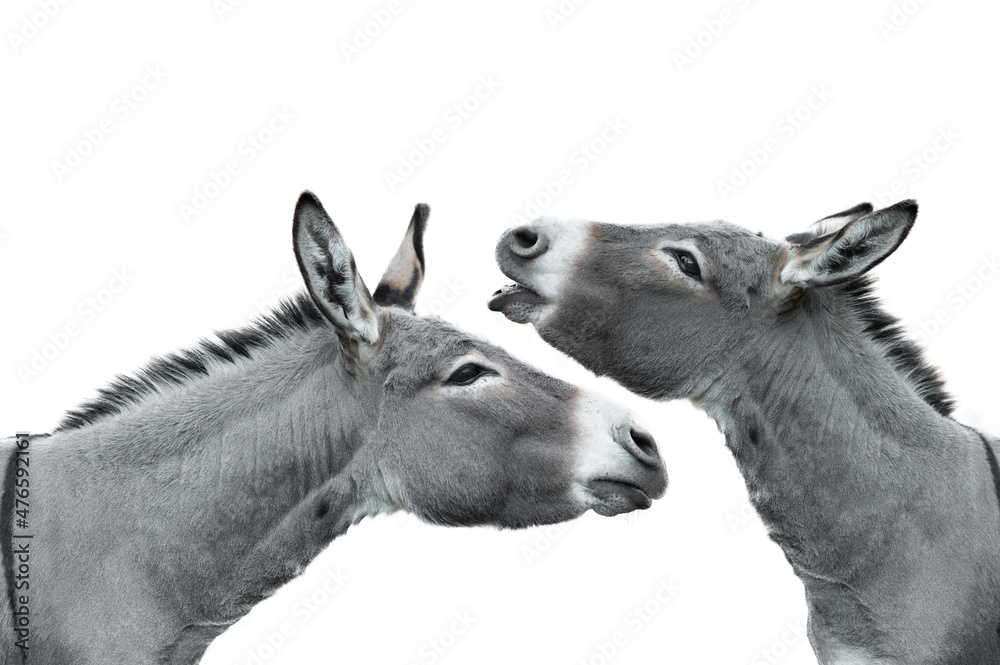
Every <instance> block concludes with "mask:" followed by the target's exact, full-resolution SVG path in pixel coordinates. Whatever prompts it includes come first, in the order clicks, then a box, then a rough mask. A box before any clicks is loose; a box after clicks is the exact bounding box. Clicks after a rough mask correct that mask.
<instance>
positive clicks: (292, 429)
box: [0, 192, 666, 665]
mask: <svg viewBox="0 0 1000 665" xmlns="http://www.w3.org/2000/svg"><path fill="white" fill-rule="evenodd" d="M427 215H428V208H427V207H426V206H423V205H421V206H418V207H417V208H416V211H415V213H414V216H413V220H412V221H411V223H410V226H409V229H408V231H407V232H406V236H405V238H404V240H403V243H402V245H401V246H400V248H399V250H398V252H397V253H396V255H395V257H394V258H393V260H392V262H391V264H390V266H389V268H388V270H387V271H386V273H385V276H384V277H383V278H382V281H381V283H380V284H379V285H378V288H377V289H376V290H375V292H374V296H372V295H370V294H369V291H368V289H367V288H366V287H365V285H364V282H363V281H362V279H361V277H360V276H359V275H358V272H357V270H356V268H355V265H354V260H353V257H352V255H351V252H350V251H349V250H348V248H347V245H346V244H345V243H344V240H343V238H342V237H341V235H340V233H339V232H338V231H337V229H336V227H335V226H334V225H333V223H332V221H331V220H330V218H329V217H328V216H327V214H326V213H325V212H324V210H323V208H322V206H321V205H320V202H319V201H318V200H317V199H316V198H315V197H314V196H313V195H312V194H310V193H308V192H307V193H304V194H303V195H302V197H301V198H300V199H299V201H298V205H297V206H296V209H295V215H294V226H293V240H294V246H295V254H296V257H297V258H298V263H299V267H300V268H301V272H302V275H303V277H304V279H305V285H306V287H307V289H308V294H303V295H301V296H299V297H297V298H294V299H292V300H290V301H288V302H286V303H284V304H283V305H282V306H281V307H280V308H278V310H277V311H275V312H273V313H272V314H271V315H270V316H267V317H266V318H264V319H263V320H261V321H258V322H257V323H255V324H253V325H251V326H250V327H247V328H245V329H243V330H238V331H229V332H222V333H218V340H217V341H205V342H203V343H202V345H201V347H199V348H197V349H194V350H189V351H183V352H179V353H175V354H172V355H169V356H167V357H165V358H161V359H159V360H155V361H154V362H153V363H152V364H150V365H149V366H148V367H146V368H145V369H144V370H141V371H140V372H138V373H137V374H135V375H133V376H128V377H120V378H119V379H118V380H117V381H116V382H115V383H113V384H112V385H111V386H110V387H108V388H106V389H104V390H103V391H102V392H101V393H100V396H99V397H98V398H97V399H96V400H94V401H92V402H90V403H88V404H85V405H84V406H82V407H81V408H79V409H77V410H75V411H72V412H70V413H69V414H68V415H67V416H66V417H65V419H64V420H63V422H62V424H61V425H60V427H59V428H58V429H57V430H56V431H55V432H54V433H53V434H52V435H51V436H33V437H21V436H18V437H16V440H15V439H6V440H4V441H2V442H0V449H2V458H0V459H2V460H3V462H2V464H3V465H4V467H5V471H4V474H3V492H2V493H3V498H2V500H0V507H2V510H3V513H2V514H3V519H2V521H0V546H2V547H0V549H2V553H3V563H4V570H5V574H4V576H3V581H2V582H0V587H2V588H3V593H2V596H0V601H2V602H0V662H3V663H10V664H13V663H17V662H27V663H31V664H32V665H43V664H44V665H56V664H67V665H68V664H72V665H98V664H100V665H107V664H108V663H129V664H130V665H143V664H152V663H161V664H162V663H172V664H178V663H195V662H197V661H198V660H200V658H201V656H202V654H203V652H204V650H205V649H206V647H207V645H208V644H209V642H210V641H211V640H212V639H213V638H214V637H216V636H217V635H219V634H220V633H221V632H222V631H224V630H225V629H226V628H227V627H228V626H229V625H231V624H232V623H234V622H235V621H236V620H238V619H239V618H240V617H241V616H243V615H244V614H246V613H247V612H248V611H249V610H250V609H251V607H253V605H254V604H255V603H257V602H258V601H260V600H261V599H263V598H265V597H266V596H268V595H270V594H271V593H272V592H274V591H275V590H276V589H277V588H278V587H279V586H281V585H282V584H284V583H285V582H286V581H288V580H289V579H291V578H292V577H294V576H296V575H298V574H299V573H300V572H301V571H302V570H303V568H304V566H306V565H307V564H308V563H309V561H310V560H311V559H312V558H313V557H315V556H316V554H318V553H319V552H320V551H321V550H322V549H324V548H325V547H326V546H327V545H328V544H329V543H330V541H331V540H332V539H334V538H336V537H337V536H339V535H341V534H343V533H344V532H345V531H346V530H347V529H348V527H349V526H350V525H352V524H354V523H357V522H358V521H359V520H361V519H362V518H363V517H365V516H368V515H375V514H378V513H388V512H392V511H396V510H407V511H410V512H412V513H415V514H416V515H418V516H419V517H420V518H422V519H424V520H426V521H428V522H432V523H437V524H445V525H456V526H461V525H494V526H497V527H501V528H518V527H527V526H529V525H535V524H548V523H553V522H558V521H561V520H567V519H570V518H574V517H577V516H579V515H581V514H582V513H584V512H585V511H587V510H588V509H593V510H595V511H596V512H598V513H601V514H603V515H614V514H616V513H621V512H626V511H631V510H634V509H641V508H646V507H647V506H649V505H650V502H651V500H652V499H655V498H658V497H660V496H661V495H662V494H663V492H664V490H665V487H666V476H665V472H664V468H663V464H662V462H661V460H660V457H659V455H658V453H657V449H656V445H655V443H654V441H653V440H652V438H651V437H650V436H649V434H647V433H646V432H644V431H643V430H641V429H640V428H638V427H637V426H636V425H635V424H634V423H633V422H632V419H631V418H630V417H629V416H628V415H627V414H626V413H625V412H624V411H623V410H622V409H621V408H619V407H616V406H614V405H612V404H610V403H608V402H606V401H604V400H602V399H601V398H599V397H597V396H595V395H590V394H586V393H584V392H582V391H581V390H579V389H577V388H575V387H574V386H571V385H567V384H566V383H563V382H562V381H559V380H557V379H555V378H552V377H550V376H546V375H544V374H542V373H540V372H538V371H536V370H534V369H532V368H530V367H528V366H526V365H525V364H523V363H521V362H519V361H517V360H516V359H514V358H512V357H511V356H509V355H507V354H506V353H504V352H503V351H502V350H501V349H499V348H496V347H494V346H491V345H490V344H487V343H486V342H484V341H482V340H479V339H476V338H474V337H472V336H470V335H468V334H465V333H463V332H461V331H459V330H456V329H455V328H454V327H452V326H450V325H448V324H447V323H445V322H443V321H441V320H438V319H433V318H424V317H419V316H415V315H414V314H413V312H412V308H413V301H414V298H415V296H416V294H417V290H418V288H419V286H420V282H421V278H422V276H423V272H424V257H423V245H422V242H423V241H422V237H423V232H424V226H425V222H426V219H427ZM25 449H26V450H27V451H28V453H29V454H28V455H19V454H18V453H19V452H24V450H25ZM25 458H26V459H27V460H28V462H27V463H25V462H24V461H23V460H24V459H25ZM25 482H28V483H30V486H29V487H28V488H27V489H28V490H29V492H30V500H29V502H28V503H29V504H30V514H29V515H28V518H29V519H28V520H27V522H28V524H27V528H24V527H23V526H22V525H21V524H20V523H18V524H17V525H16V526H15V524H13V523H12V516H13V515H14V514H15V512H14V511H15V509H21V508H22V506H21V505H20V504H18V499H19V498H21V497H22V489H23V485H24V484H25ZM26 535H30V536H32V538H31V539H30V546H29V547H30V557H29V558H30V589H29V588H27V587H24V586H23V585H22V581H23V580H22V577H23V576H22V575H21V574H20V570H21V568H20V567H21V565H22V559H23V557H22V555H21V554H20V551H21V550H22V549H23V548H24V547H26V545H25V543H27V542H29V541H28V540H27V539H26V538H25V536H26ZM15 567H16V568H15ZM26 613H27V616H25V614H26ZM12 624H13V625H12ZM20 646H27V647H28V650H26V651H25V650H22V649H20V648H19V647H20Z"/></svg>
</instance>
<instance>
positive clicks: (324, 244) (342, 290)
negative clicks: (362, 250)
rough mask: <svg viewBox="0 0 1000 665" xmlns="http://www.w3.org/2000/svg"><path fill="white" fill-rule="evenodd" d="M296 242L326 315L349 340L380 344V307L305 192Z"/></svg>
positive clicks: (298, 211) (313, 292)
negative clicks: (378, 307)
mask: <svg viewBox="0 0 1000 665" xmlns="http://www.w3.org/2000/svg"><path fill="white" fill-rule="evenodd" d="M292 242H293V243H294V245H295V259H296V261H298V264H299V270H300V271H302V277H303V279H305V282H306V287H307V288H308V289H309V294H310V295H311V296H312V299H313V300H314V301H315V302H316V305H317V306H318V307H319V309H320V311H322V312H323V314H324V315H326V318H328V319H329V320H330V321H331V322H332V323H333V325H335V326H336V327H337V329H338V330H339V331H340V333H341V334H342V335H343V336H344V337H346V338H348V339H354V340H362V341H365V342H368V343H369V344H374V343H375V342H377V341H378V334H379V330H378V310H377V307H376V305H375V303H374V302H373V301H372V297H371V295H370V294H369V293H368V288H367V287H366V286H365V283H364V281H362V279H361V276H360V275H359V274H358V270H357V268H356V267H355V265H354V256H352V255H351V250H350V249H348V248H347V244H346V243H345V242H344V238H343V236H341V235H340V231H338V230H337V227H336V226H334V224H333V220H331V219H330V216H329V215H327V214H326V211H325V210H323V204H321V203H320V202H319V199H317V198H316V196H315V195H314V194H313V193H312V192H309V191H305V192H302V195H301V196H300V197H299V202H298V203H297V204H296V205H295V220H294V222H293V224H292Z"/></svg>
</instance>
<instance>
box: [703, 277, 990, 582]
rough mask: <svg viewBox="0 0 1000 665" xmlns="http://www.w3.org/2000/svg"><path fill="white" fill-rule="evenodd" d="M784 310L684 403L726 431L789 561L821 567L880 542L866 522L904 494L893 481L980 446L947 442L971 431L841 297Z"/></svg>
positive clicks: (890, 509)
mask: <svg viewBox="0 0 1000 665" xmlns="http://www.w3.org/2000/svg"><path fill="white" fill-rule="evenodd" d="M783 316H784V318H783V319H781V320H780V322H778V323H777V324H776V325H773V326H769V327H767V328H766V329H760V330H757V331H752V332H749V333H747V339H746V340H744V343H743V344H741V345H740V346H739V348H738V350H737V351H735V352H734V357H733V362H732V365H731V367H730V369H729V371H728V372H726V373H725V374H724V375H722V376H720V377H719V378H718V379H717V380H716V381H715V382H714V383H712V385H711V387H710V388H709V389H708V390H707V391H706V394H705V395H703V396H701V397H700V398H699V399H695V400H694V401H695V403H696V405H700V406H702V407H703V408H705V409H706V410H707V411H708V412H709V414H710V415H712V416H713V417H714V418H715V419H716V421H717V422H718V424H719V427H720V429H721V430H723V432H724V433H725V435H726V441H727V445H728V447H729V448H730V449H731V450H732V452H733V454H734V456H735V458H736V461H737V464H738V465H739V467H740V471H741V473H742V474H743V476H744V479H745V481H746V484H747V488H748V490H749V493H750V497H751V500H752V501H753V503H754V504H755V506H756V507H757V509H758V512H759V513H760V514H761V516H762V518H763V519H764V521H765V522H766V523H767V525H768V527H769V529H770V531H771V535H772V538H773V539H774V540H775V541H776V542H778V543H779V544H781V545H782V546H783V548H784V549H785V553H786V555H787V556H788V558H789V560H790V561H791V562H792V563H793V566H795V567H796V568H797V570H799V571H800V572H806V571H811V572H814V573H817V574H830V573H831V572H833V571H830V570H829V568H828V566H826V565H825V563H824V559H825V555H824V551H826V552H829V551H839V552H842V553H844V548H847V549H848V550H854V551H855V552H856V553H857V554H858V556H859V557H860V556H862V550H863V549H864V548H870V549H876V548H878V547H881V546H882V545H883V544H882V543H876V542H873V540H872V538H873V536H872V534H879V533H890V532H891V531H892V530H891V529H886V530H885V531H879V530H878V525H873V524H872V521H873V520H874V521H879V520H890V521H891V520H892V519H894V516H897V515H899V513H900V511H902V510H903V509H904V505H905V503H906V501H907V500H908V497H909V496H911V494H912V493H913V491H914V490H913V488H912V487H908V486H906V485H905V484H904V482H901V477H905V476H906V474H907V473H909V472H911V471H917V467H920V469H919V472H918V473H919V475H920V476H921V477H924V476H926V472H927V470H928V469H930V468H931V467H932V466H933V465H934V464H935V463H937V464H938V465H939V468H941V466H940V465H941V463H942V460H946V461H945V462H944V464H946V465H947V464H949V463H950V462H949V461H947V460H954V461H955V463H956V464H958V463H960V460H957V459H954V458H956V456H959V457H960V456H961V455H967V454H970V453H974V454H980V453H981V452H982V451H981V444H978V446H973V445H971V444H970V445H969V446H964V447H963V446H960V445H959V446H956V441H957V440H967V439H969V436H970V435H969V434H968V433H967V432H965V431H964V430H963V429H962V428H961V427H960V426H959V425H958V424H957V423H955V422H954V421H952V420H951V419H950V418H947V417H945V416H943V415H942V414H940V413H938V412H937V411H936V410H935V409H934V408H933V407H932V406H931V405H930V404H928V403H927V402H926V401H925V400H924V399H922V398H921V396H920V395H918V394H917V392H916V391H915V390H914V388H913V387H912V386H911V385H910V384H909V383H908V382H907V380H906V379H905V378H904V377H903V376H902V375H901V374H900V373H899V371H898V370H897V369H896V368H895V367H894V366H893V365H892V363H891V362H890V360H889V358H888V357H887V355H886V352H885V350H884V349H882V348H880V346H879V345H878V343H876V342H875V341H874V340H873V339H872V338H871V337H870V336H869V334H868V333H867V332H866V331H865V329H864V325H863V322H862V321H860V320H859V318H858V317H857V316H856V313H855V312H854V311H853V310H852V309H851V306H850V304H849V303H847V302H845V301H844V300H843V294H841V293H840V292H837V291H832V292H820V293H810V294H807V296H806V298H805V300H804V301H803V302H802V303H801V305H800V307H799V308H798V309H797V310H796V311H794V312H790V313H788V314H785V315H783ZM928 460H930V461H928ZM924 467H927V468H924ZM909 477H913V476H909ZM894 483H899V484H898V485H895V486H894ZM874 488H879V491H877V492H875V491H872V490H873V489H874ZM862 498H863V501H864V502H865V503H864V504H863V505H862V503H860V502H859V499H862ZM875 503H880V504H881V505H874V504H875ZM873 527H874V528H873ZM828 548H835V549H828Z"/></svg>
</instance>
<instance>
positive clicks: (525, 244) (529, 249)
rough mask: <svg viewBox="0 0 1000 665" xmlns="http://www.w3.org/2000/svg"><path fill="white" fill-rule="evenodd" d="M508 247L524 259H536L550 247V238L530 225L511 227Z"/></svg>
mask: <svg viewBox="0 0 1000 665" xmlns="http://www.w3.org/2000/svg"><path fill="white" fill-rule="evenodd" d="M508 233H510V240H508V241H507V247H508V249H509V250H510V251H511V252H512V253H513V254H515V255H516V256H520V257H521V258H522V259H534V258H536V257H539V256H541V255H542V254H544V253H545V251H546V250H547V249H548V248H549V242H548V239H547V238H546V237H545V235H544V234H541V233H539V232H538V231H536V230H535V229H533V228H531V227H530V226H527V225H525V226H519V227H517V228H516V229H511V230H510V231H509V232H508Z"/></svg>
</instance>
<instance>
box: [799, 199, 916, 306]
mask: <svg viewBox="0 0 1000 665" xmlns="http://www.w3.org/2000/svg"><path fill="white" fill-rule="evenodd" d="M863 206H868V204H863V205H862V206H857V207H856V208H852V209H851V210H846V211H844V212H843V213H838V214H837V215H834V216H832V217H830V218H827V220H831V219H836V218H843V217H847V218H849V219H848V221H846V223H843V224H842V225H841V226H840V228H839V229H837V230H836V231H833V232H829V233H827V234H824V235H820V236H816V235H815V234H808V235H806V234H802V240H803V241H802V242H801V244H797V245H793V246H792V247H791V248H790V250H789V252H788V261H787V262H786V264H785V266H784V268H783V269H782V271H781V281H782V282H784V283H785V284H788V285H789V286H797V287H811V286H828V285H831V284H839V283H841V282H846V281H848V280H850V279H854V278H855V277H858V276H860V275H863V274H864V273H866V272H868V271H869V270H871V269H872V268H873V267H875V266H876V265H878V264H879V263H881V262H882V261H883V260H884V259H885V258H886V257H887V256H889V255H890V254H892V253H893V252H894V251H896V248H897V247H899V245H900V244H901V243H902V242H903V240H905V239H906V236H907V234H908V233H909V232H910V229H911V228H912V227H913V222H914V221H915V220H916V218H917V202H916V201H913V200H907V201H900V202H899V203H897V204H895V205H892V206H889V207H888V208H883V209H882V210H877V211H875V212H871V211H870V210H869V211H868V213H864V212H863ZM870 207H871V206H868V208H870ZM852 217H853V218H852ZM824 221H826V220H820V222H817V224H819V223H823V222H824ZM790 238H791V239H793V240H791V241H792V242H794V238H796V236H790ZM806 238H808V240H806Z"/></svg>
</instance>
